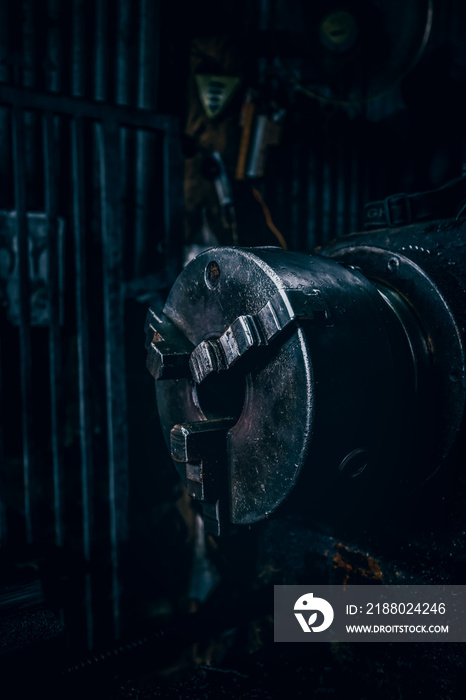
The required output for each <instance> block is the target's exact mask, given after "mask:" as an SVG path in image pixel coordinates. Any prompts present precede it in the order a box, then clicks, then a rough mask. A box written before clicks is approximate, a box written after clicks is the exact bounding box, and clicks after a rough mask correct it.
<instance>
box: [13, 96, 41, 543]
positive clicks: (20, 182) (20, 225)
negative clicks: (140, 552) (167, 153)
mask: <svg viewBox="0 0 466 700" xmlns="http://www.w3.org/2000/svg"><path fill="white" fill-rule="evenodd" d="M12 117H13V123H12V131H13V179H14V193H15V209H16V240H17V243H18V265H19V318H20V326H19V343H20V365H21V368H20V369H21V423H22V431H23V436H22V437H23V470H24V510H25V519H26V540H27V542H28V543H30V542H32V541H33V539H35V538H36V537H37V534H38V533H37V530H36V528H35V525H36V507H35V498H36V493H37V489H36V488H35V483H34V481H35V468H34V467H35V465H34V447H33V434H32V412H33V406H32V362H31V356H32V353H31V319H30V297H29V250H28V243H29V241H28V225H27V218H26V153H25V143H24V133H25V129H24V112H23V111H22V110H19V109H18V108H17V107H13V109H12Z"/></svg>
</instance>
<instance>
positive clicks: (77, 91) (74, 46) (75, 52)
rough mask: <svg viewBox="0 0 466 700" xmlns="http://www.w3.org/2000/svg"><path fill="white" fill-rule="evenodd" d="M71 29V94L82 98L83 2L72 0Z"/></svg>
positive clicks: (83, 86)
mask: <svg viewBox="0 0 466 700" xmlns="http://www.w3.org/2000/svg"><path fill="white" fill-rule="evenodd" d="M72 16H73V19H72V28H71V92H72V94H73V95H75V96H76V97H82V96H83V95H84V92H85V66H86V49H85V40H84V34H85V30H84V26H85V21H84V0H73V6H72Z"/></svg>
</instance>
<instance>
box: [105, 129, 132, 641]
mask: <svg viewBox="0 0 466 700" xmlns="http://www.w3.org/2000/svg"><path fill="white" fill-rule="evenodd" d="M97 135H98V146H99V159H100V178H101V212H102V257H103V287H104V328H105V378H106V394H107V430H108V434H107V440H108V462H109V501H110V541H111V553H112V593H113V619H114V629H115V636H116V637H118V636H119V635H120V631H121V598H122V580H121V558H122V554H123V550H124V547H125V544H126V542H127V539H128V483H129V478H128V438H127V418H126V375H125V342H124V341H125V338H124V291H123V257H124V256H123V237H122V230H121V222H120V186H121V182H120V152H119V144H120V139H119V129H118V125H117V124H116V123H104V124H102V125H99V128H98V130H97Z"/></svg>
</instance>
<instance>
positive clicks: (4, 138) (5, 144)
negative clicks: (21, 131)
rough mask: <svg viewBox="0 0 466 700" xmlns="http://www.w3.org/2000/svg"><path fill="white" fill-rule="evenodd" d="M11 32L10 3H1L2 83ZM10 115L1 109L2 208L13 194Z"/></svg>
mask: <svg viewBox="0 0 466 700" xmlns="http://www.w3.org/2000/svg"><path fill="white" fill-rule="evenodd" d="M8 59H9V31H8V3H6V2H1V3H0V82H1V83H8V82H9V80H10V66H9V60H8ZM10 144H11V139H10V113H9V110H8V109H7V108H6V107H2V108H1V109H0V191H1V192H2V196H1V197H0V206H3V207H5V208H6V207H7V206H8V207H9V206H11V204H10V203H8V204H7V199H8V194H9V193H10V192H11V190H10V186H11V175H10V162H11V158H10V148H11V145H10Z"/></svg>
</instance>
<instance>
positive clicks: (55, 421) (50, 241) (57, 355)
mask: <svg viewBox="0 0 466 700" xmlns="http://www.w3.org/2000/svg"><path fill="white" fill-rule="evenodd" d="M42 129H43V142H44V176H45V177H44V183H45V212H46V216H47V247H48V286H49V328H50V331H49V357H50V407H51V433H52V434H51V439H52V459H53V490H54V516H55V542H56V544H57V546H58V547H61V546H62V545H63V542H64V518H63V437H62V428H63V420H62V416H63V391H62V352H61V334H60V308H61V303H60V302H61V300H60V270H59V264H60V263H59V240H58V220H57V176H56V161H55V156H56V148H55V138H54V123H53V116H52V115H51V113H50V112H46V113H45V114H44V117H43V121H42Z"/></svg>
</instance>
